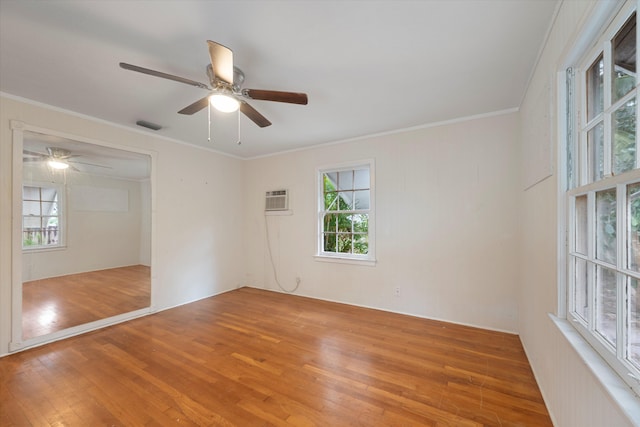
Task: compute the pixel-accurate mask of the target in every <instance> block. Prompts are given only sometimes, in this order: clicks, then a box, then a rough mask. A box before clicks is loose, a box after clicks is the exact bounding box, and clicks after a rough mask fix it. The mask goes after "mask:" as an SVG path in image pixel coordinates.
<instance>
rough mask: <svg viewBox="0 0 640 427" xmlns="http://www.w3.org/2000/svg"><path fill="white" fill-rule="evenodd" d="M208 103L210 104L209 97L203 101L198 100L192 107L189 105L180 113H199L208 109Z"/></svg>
mask: <svg viewBox="0 0 640 427" xmlns="http://www.w3.org/2000/svg"><path fill="white" fill-rule="evenodd" d="M208 103H209V95H207V96H205V97H204V98H202V99H199V100H197V101H196V102H194V103H193V104H191V105H187V106H186V107H184V108H183V109H182V110H180V111H178V113H179V114H187V115H191V114H195V113H197V112H198V111H200V110H202V109H203V108H204V107H206V106H207V104H208Z"/></svg>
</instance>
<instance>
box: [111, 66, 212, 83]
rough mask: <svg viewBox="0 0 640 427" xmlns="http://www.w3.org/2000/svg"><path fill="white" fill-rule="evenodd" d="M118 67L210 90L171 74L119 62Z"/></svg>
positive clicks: (193, 81)
mask: <svg viewBox="0 0 640 427" xmlns="http://www.w3.org/2000/svg"><path fill="white" fill-rule="evenodd" d="M120 67H121V68H124V69H125V70H130V71H137V72H138V73H143V74H148V75H150V76H155V77H161V78H163V79H168V80H173V81H175V82H180V83H184V84H188V85H191V86H195V87H199V88H201V89H207V90H211V88H210V87H209V86H207V85H206V84H204V83H200V82H197V81H195V80H191V79H187V78H184V77H180V76H174V75H173V74H167V73H163V72H161V71H156V70H150V69H149V68H144V67H138V66H137V65H131V64H127V63H125V62H121V63H120Z"/></svg>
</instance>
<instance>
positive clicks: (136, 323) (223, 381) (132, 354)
mask: <svg viewBox="0 0 640 427" xmlns="http://www.w3.org/2000/svg"><path fill="white" fill-rule="evenodd" d="M0 425H2V426H7V427H8V426H30V425H34V426H53V425H69V426H88V425H91V426H103V425H104V426H111V425H116V426H164V425H188V426H242V427H244V426H272V425H273V426H501V427H506V426H536V427H539V426H550V425H551V421H550V419H549V416H548V413H547V411H546V408H545V405H544V403H543V401H542V398H541V395H540V392H539V389H538V387H537V385H536V382H535V380H534V378H533V375H532V372H531V369H530V367H529V364H528V363H527V360H526V357H525V354H524V351H523V349H522V346H521V344H520V340H519V338H518V337H517V336H515V335H510V334H505V333H499V332H491V331H486V330H482V329H475V328H470V327H465V326H459V325H454V324H449V323H443V322H437V321H430V320H425V319H419V318H414V317H408V316H403V315H398V314H393V313H387V312H382V311H377V310H370V309H365V308H358V307H353V306H348V305H343V304H336V303H330V302H325V301H318V300H313V299H309V298H302V297H297V296H291V295H284V294H279V293H275V292H269V291H263V290H257V289H251V288H241V289H238V290H235V291H232V292H228V293H225V294H222V295H218V296H216V297H212V298H208V299H205V300H201V301H198V302H195V303H191V304H188V305H184V306H181V307H178V308H174V309H171V310H167V311H164V312H161V313H157V314H155V315H152V316H147V317H143V318H139V319H136V320H132V321H129V322H126V323H122V324H119V325H116V326H112V327H110V328H107V329H103V330H100V331H95V332H92V333H89V334H86V335H83V336H78V337H74V338H70V339H67V340H64V341H59V342H56V343H53V344H49V345H47V346H44V347H40V348H35V349H32V350H28V351H25V352H22V353H18V354H14V355H10V356H7V357H4V358H2V359H0Z"/></svg>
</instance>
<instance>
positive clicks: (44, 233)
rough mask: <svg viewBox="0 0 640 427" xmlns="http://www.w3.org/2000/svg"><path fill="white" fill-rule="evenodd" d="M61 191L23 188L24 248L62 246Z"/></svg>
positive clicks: (58, 189)
mask: <svg viewBox="0 0 640 427" xmlns="http://www.w3.org/2000/svg"><path fill="white" fill-rule="evenodd" d="M62 223H63V221H62V192H61V191H60V187H58V186H55V185H24V186H23V187H22V248H23V249H24V250H31V249H43V248H55V247H59V246H61V245H62Z"/></svg>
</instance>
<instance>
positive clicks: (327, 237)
mask: <svg viewBox="0 0 640 427" xmlns="http://www.w3.org/2000/svg"><path fill="white" fill-rule="evenodd" d="M323 250H324V251H325V252H335V251H336V235H335V233H324V247H323Z"/></svg>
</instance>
